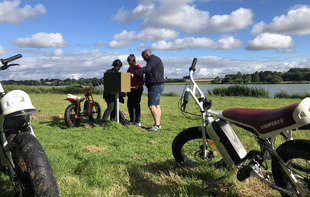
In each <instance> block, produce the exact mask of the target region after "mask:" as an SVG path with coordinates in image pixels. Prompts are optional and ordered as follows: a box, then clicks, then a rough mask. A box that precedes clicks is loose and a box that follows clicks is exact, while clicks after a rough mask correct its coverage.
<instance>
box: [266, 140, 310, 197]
mask: <svg viewBox="0 0 310 197" xmlns="http://www.w3.org/2000/svg"><path fill="white" fill-rule="evenodd" d="M277 153H278V154H279V156H280V157H281V158H282V160H283V161H284V163H286V164H288V162H290V161H291V160H292V159H302V160H305V161H306V162H308V163H309V161H310V140H305V139H298V140H291V141H287V142H285V143H283V144H281V145H280V146H279V147H278V148H277ZM293 163H294V162H293ZM288 165H289V166H290V167H291V168H292V169H294V166H293V165H291V163H290V164H288ZM304 169H305V170H306V171H307V172H302V171H300V170H299V172H300V173H302V175H303V177H305V179H304V180H305V183H304V184H305V185H307V189H305V191H304V192H307V193H308V194H307V195H306V196H309V195H310V174H309V172H310V166H309V164H307V166H306V167H304ZM272 174H273V177H274V181H275V183H276V185H277V186H279V187H282V188H285V189H288V190H291V191H293V192H294V191H295V189H294V188H292V187H290V181H289V180H288V178H287V175H286V174H285V172H284V170H283V169H282V167H281V165H280V163H279V162H278V161H277V159H273V160H272ZM282 196H287V195H286V194H282Z"/></svg>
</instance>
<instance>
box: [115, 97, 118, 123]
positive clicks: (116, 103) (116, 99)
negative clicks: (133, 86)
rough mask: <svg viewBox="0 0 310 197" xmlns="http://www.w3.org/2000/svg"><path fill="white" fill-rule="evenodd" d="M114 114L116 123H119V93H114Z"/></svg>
mask: <svg viewBox="0 0 310 197" xmlns="http://www.w3.org/2000/svg"><path fill="white" fill-rule="evenodd" d="M115 101H116V102H115V105H116V106H115V113H116V121H117V123H119V92H116V93H115Z"/></svg>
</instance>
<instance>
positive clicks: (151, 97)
mask: <svg viewBox="0 0 310 197" xmlns="http://www.w3.org/2000/svg"><path fill="white" fill-rule="evenodd" d="M163 91H164V84H159V85H153V86H152V87H150V88H148V106H153V105H159V102H160V94H161V93H162V92H163Z"/></svg>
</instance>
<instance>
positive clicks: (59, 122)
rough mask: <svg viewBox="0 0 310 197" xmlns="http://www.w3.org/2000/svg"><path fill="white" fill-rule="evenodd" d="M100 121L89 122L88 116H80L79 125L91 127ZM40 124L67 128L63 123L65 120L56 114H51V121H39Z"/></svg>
mask: <svg viewBox="0 0 310 197" xmlns="http://www.w3.org/2000/svg"><path fill="white" fill-rule="evenodd" d="M100 123H101V122H91V121H90V120H89V119H88V118H82V119H81V123H80V126H79V127H84V128H93V127H95V126H96V125H99V124H100ZM40 124H48V126H50V127H58V128H60V129H69V127H67V125H66V123H65V120H64V119H63V118H59V117H58V116H53V117H52V120H51V121H41V122H40Z"/></svg>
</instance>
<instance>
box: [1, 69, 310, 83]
mask: <svg viewBox="0 0 310 197" xmlns="http://www.w3.org/2000/svg"><path fill="white" fill-rule="evenodd" d="M188 79H189V76H185V77H183V78H182V79H168V78H166V79H165V83H177V82H186V80H188ZM282 81H294V82H301V81H310V68H291V69H290V70H289V71H287V72H285V73H281V72H272V71H260V72H258V71H256V72H255V73H253V74H242V73H241V72H240V71H239V72H238V73H237V74H228V75H225V77H224V78H220V77H219V76H217V77H215V78H214V79H213V80H212V81H211V83H214V84H249V83H270V84H277V83H281V82H282ZM1 83H2V84H4V85H29V86H74V85H80V84H82V85H90V84H93V85H95V86H96V85H100V84H101V83H102V79H101V78H81V79H70V78H67V79H64V80H60V79H40V80H24V81H14V80H4V81H1Z"/></svg>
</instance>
